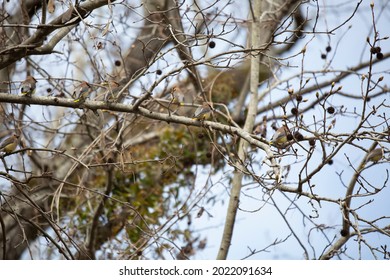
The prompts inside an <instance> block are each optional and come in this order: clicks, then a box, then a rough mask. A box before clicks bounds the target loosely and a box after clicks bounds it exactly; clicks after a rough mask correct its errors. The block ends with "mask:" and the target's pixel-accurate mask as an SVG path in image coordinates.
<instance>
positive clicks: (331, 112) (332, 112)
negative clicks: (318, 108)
mask: <svg viewBox="0 0 390 280" xmlns="http://www.w3.org/2000/svg"><path fill="white" fill-rule="evenodd" d="M326 111H327V112H328V113H329V114H334V112H335V109H334V107H328V109H326Z"/></svg>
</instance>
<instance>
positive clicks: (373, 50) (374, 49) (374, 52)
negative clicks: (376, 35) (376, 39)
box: [370, 47, 378, 54]
mask: <svg viewBox="0 0 390 280" xmlns="http://www.w3.org/2000/svg"><path fill="white" fill-rule="evenodd" d="M370 52H371V53H372V54H376V53H378V51H377V48H376V47H371V49H370Z"/></svg>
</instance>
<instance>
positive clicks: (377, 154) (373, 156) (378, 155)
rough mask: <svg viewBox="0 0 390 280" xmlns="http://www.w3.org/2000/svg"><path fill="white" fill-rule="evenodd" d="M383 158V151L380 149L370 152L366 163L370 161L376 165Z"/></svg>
mask: <svg viewBox="0 0 390 280" xmlns="http://www.w3.org/2000/svg"><path fill="white" fill-rule="evenodd" d="M382 158H383V149H382V148H377V149H374V150H372V151H371V152H370V153H369V154H368V155H367V159H366V162H369V161H372V162H374V163H377V162H378V161H380V160H381V159H382Z"/></svg>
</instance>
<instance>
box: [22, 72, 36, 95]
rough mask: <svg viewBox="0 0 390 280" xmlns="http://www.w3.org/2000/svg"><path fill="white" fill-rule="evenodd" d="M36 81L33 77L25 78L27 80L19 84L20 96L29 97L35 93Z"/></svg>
mask: <svg viewBox="0 0 390 280" xmlns="http://www.w3.org/2000/svg"><path fill="white" fill-rule="evenodd" d="M36 83H37V80H35V78H34V77H33V76H27V78H26V79H25V80H24V81H23V82H22V83H21V84H20V94H21V95H25V96H31V95H33V94H34V93H35V88H36Z"/></svg>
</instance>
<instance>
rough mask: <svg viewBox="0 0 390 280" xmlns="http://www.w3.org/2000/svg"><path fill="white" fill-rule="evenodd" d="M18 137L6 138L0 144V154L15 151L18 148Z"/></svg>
mask: <svg viewBox="0 0 390 280" xmlns="http://www.w3.org/2000/svg"><path fill="white" fill-rule="evenodd" d="M18 140H19V135H17V134H13V135H12V136H10V137H8V138H6V139H4V140H3V142H1V144H0V152H4V153H6V154H9V153H12V152H13V151H15V149H16V147H17V146H18Z"/></svg>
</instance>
